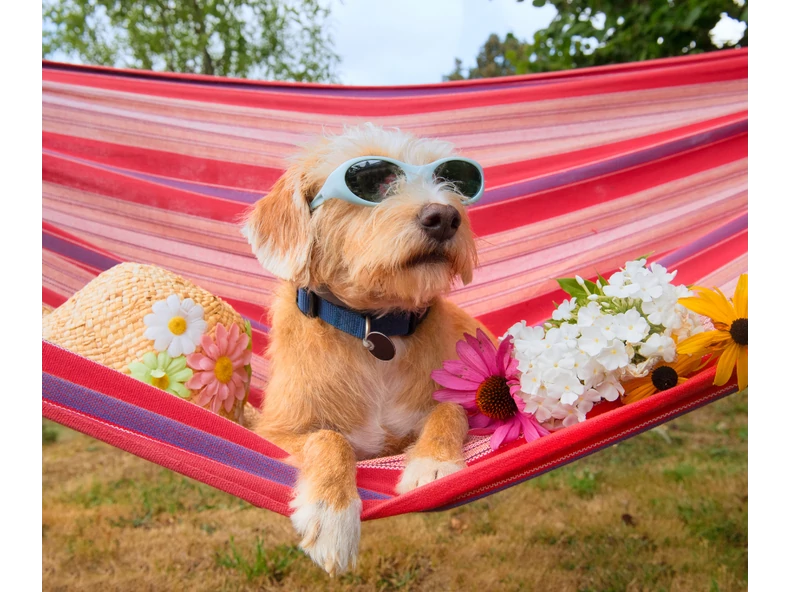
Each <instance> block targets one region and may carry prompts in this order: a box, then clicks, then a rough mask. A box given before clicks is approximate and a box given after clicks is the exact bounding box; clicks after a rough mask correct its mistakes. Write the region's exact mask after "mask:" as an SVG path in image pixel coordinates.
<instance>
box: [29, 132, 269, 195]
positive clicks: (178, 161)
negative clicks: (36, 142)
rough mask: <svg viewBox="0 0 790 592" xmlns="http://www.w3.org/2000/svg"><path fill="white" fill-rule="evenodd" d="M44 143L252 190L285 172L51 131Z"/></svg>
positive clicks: (90, 157)
mask: <svg viewBox="0 0 790 592" xmlns="http://www.w3.org/2000/svg"><path fill="white" fill-rule="evenodd" d="M42 147H43V148H45V149H47V150H53V151H57V152H62V153H64V154H68V155H70V156H75V157H78V158H84V159H88V160H93V161H95V162H100V163H102V164H106V165H110V166H114V167H118V168H124V169H128V170H132V171H139V172H142V173H145V174H148V175H159V176H161V177H167V178H173V179H183V180H185V181H190V182H193V183H203V184H206V185H219V186H223V187H232V188H234V189H248V190H250V191H265V190H268V189H269V188H270V187H271V186H272V185H273V184H274V182H275V181H276V180H277V179H278V178H279V177H280V175H281V174H282V172H283V171H282V170H281V169H276V168H270V167H262V166H254V165H249V164H242V163H238V162H226V161H222V160H213V159H210V158H200V157H197V156H189V155H186V154H177V153H174V152H165V151H163V150H152V149H149V148H140V147H138V146H129V145H123V144H111V143H109V142H100V141H98V140H91V139H88V138H79V137H76V136H66V135H62V134H55V133H51V132H44V133H43V138H42Z"/></svg>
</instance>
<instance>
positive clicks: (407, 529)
mask: <svg viewBox="0 0 790 592" xmlns="http://www.w3.org/2000/svg"><path fill="white" fill-rule="evenodd" d="M747 440H748V437H747V395H746V394H739V395H733V396H731V397H727V398H726V399H724V400H722V401H719V402H716V403H714V404H712V405H709V406H707V407H705V408H703V409H701V410H698V411H695V412H693V413H691V414H688V415H685V416H683V417H681V418H679V419H676V420H674V421H672V422H670V423H668V424H666V425H664V426H661V427H659V428H656V429H653V430H651V431H649V432H646V433H644V434H641V435H639V436H636V437H635V438H632V439H630V440H628V441H626V442H623V443H620V444H618V445H616V446H613V447H611V448H608V449H606V450H604V451H602V452H599V453H597V454H594V455H592V456H590V457H587V458H585V459H582V460H580V461H578V462H575V463H573V464H571V465H568V466H566V467H563V468H561V469H558V470H555V471H553V472H551V473H548V474H546V475H543V476H541V477H539V478H537V479H534V480H532V481H529V482H526V483H523V484H521V485H518V486H516V487H512V488H511V489H508V490H506V491H504V492H501V493H498V494H496V495H493V496H490V497H488V498H486V499H483V500H479V501H477V502H474V503H471V504H469V505H466V506H463V507H461V508H457V509H455V510H452V511H448V512H441V513H426V514H414V515H409V516H398V517H396V518H388V519H384V520H377V521H374V522H367V523H365V524H363V526H362V544H361V549H360V558H359V565H358V567H357V569H356V571H354V572H352V573H348V574H346V575H344V576H341V577H338V578H335V579H331V580H330V579H329V578H328V577H327V576H326V575H324V573H323V572H322V571H321V570H320V569H318V568H317V567H316V566H314V565H313V564H312V563H311V562H310V560H309V559H307V558H306V557H305V556H304V555H303V554H302V553H301V552H300V551H299V550H298V549H297V547H296V546H295V545H296V542H297V540H296V536H295V535H294V533H293V531H292V529H291V525H290V522H289V520H288V519H287V518H284V517H282V516H279V515H277V514H274V513H273V512H268V511H265V510H259V509H257V508H254V507H253V506H250V505H249V504H247V503H245V502H243V501H241V500H239V499H237V498H234V497H232V496H230V495H227V494H225V493H222V492H220V491H217V490H215V489H213V488H211V487H208V486H206V485H203V484H200V483H198V482H195V481H192V480H191V479H187V478H184V477H182V476H180V475H178V474H175V473H172V472H170V471H167V470H164V469H162V468H161V467H158V466H157V465H153V464H151V463H149V462H147V461H144V460H142V459H139V458H137V457H134V456H132V455H130V454H128V453H125V452H122V451H120V450H118V449H115V448H112V447H111V446H108V445H106V444H103V443H101V442H98V441H96V440H94V439H92V438H89V437H87V436H84V435H82V434H79V433H76V432H73V431H71V430H68V429H66V428H64V427H62V426H59V425H57V424H53V423H50V422H47V421H45V422H44V427H43V496H44V501H43V524H42V544H43V572H44V580H43V589H44V590H80V591H83V590H85V591H88V590H99V591H101V592H109V591H111V590H123V591H129V590H135V591H137V590H156V591H160V590H211V591H219V590H229V591H231V590H232V591H236V590H288V591H296V590H323V589H326V590H354V591H356V590H359V591H362V590H366V591H367V590H370V591H374V590H375V591H389V590H436V591H445V590H470V591H476V590H485V591H489V590H536V591H540V592H549V591H551V592H555V591H557V592H561V591H565V590H574V591H587V592H593V591H595V592H604V591H612V592H615V591H621V590H622V591H626V590H627V591H636V590H651V591H652V590H656V591H658V590H667V591H669V590H673V591H674V590H677V591H697V590H700V591H705V592H708V591H710V592H714V591H722V592H724V591H735V590H746V589H747V515H748V510H747V507H748V502H747V470H746V468H747Z"/></svg>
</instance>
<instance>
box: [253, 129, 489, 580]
mask: <svg viewBox="0 0 790 592" xmlns="http://www.w3.org/2000/svg"><path fill="white" fill-rule="evenodd" d="M451 154H452V147H451V146H450V145H449V144H447V143H445V142H440V141H435V140H425V139H415V138H413V137H411V136H409V135H407V134H404V133H401V132H399V131H386V130H382V129H380V128H377V127H374V126H372V125H369V124H368V125H366V126H362V127H360V128H354V129H350V130H347V131H346V133H344V134H343V135H340V136H330V137H324V138H322V139H320V140H319V141H318V142H317V143H316V144H315V145H314V146H313V147H312V148H310V149H308V150H307V151H306V152H305V153H304V154H303V155H302V156H301V157H300V158H299V159H298V160H296V161H295V162H294V164H293V165H292V166H291V167H290V168H289V169H288V171H287V172H286V173H285V174H284V175H283V177H282V178H280V179H279V180H278V181H277V183H276V184H275V185H274V187H273V188H272V190H271V192H270V193H269V194H268V195H267V196H266V197H265V198H263V199H261V200H260V201H258V203H257V204H256V205H255V207H254V209H253V210H252V212H251V213H250V215H249V217H248V219H247V222H246V226H245V235H246V236H247V238H248V239H249V241H250V244H251V245H252V248H253V251H254V252H255V254H256V255H257V257H258V259H259V261H260V262H261V265H263V267H264V268H266V269H267V270H269V271H270V272H271V273H273V274H275V275H277V276H278V277H280V278H281V279H283V280H284V282H283V283H282V285H281V286H280V288H279V290H278V291H277V294H276V297H275V299H274V302H273V304H272V307H271V315H272V319H271V320H272V330H271V333H270V339H271V342H270V346H269V349H268V352H267V355H268V357H269V359H270V361H271V379H270V381H269V384H268V386H267V388H266V398H265V403H264V409H263V413H262V415H261V417H260V419H259V421H258V422H257V425H256V426H254V429H255V431H256V432H257V433H258V434H260V435H261V436H263V437H264V438H266V439H268V440H270V441H272V442H274V443H275V444H277V445H278V446H280V447H281V448H283V449H285V450H286V451H288V452H289V453H290V454H291V455H292V456H291V459H292V462H294V463H295V464H296V465H297V466H298V467H299V468H300V473H299V481H298V484H297V487H296V496H295V498H294V500H293V501H292V503H291V507H292V508H293V510H294V513H293V515H292V517H291V518H292V521H293V524H294V526H295V528H296V530H297V531H298V532H299V534H300V535H301V536H302V537H303V539H302V542H301V547H302V548H303V549H304V550H305V551H306V552H307V553H308V554H309V555H310V556H311V557H312V558H313V560H314V561H316V562H317V563H318V564H319V565H320V566H322V567H324V569H326V571H328V572H329V573H330V574H334V573H340V572H342V571H344V570H345V569H347V567H348V566H349V565H353V564H355V562H356V557H357V550H358V546H359V532H360V520H359V513H360V508H361V501H360V499H359V495H358V493H357V488H356V481H355V477H356V466H355V463H356V461H357V460H359V459H366V458H373V457H378V456H385V455H390V454H397V453H400V452H403V451H404V450H405V451H406V459H407V464H406V469H405V471H404V472H403V475H402V476H401V479H400V482H399V484H398V486H397V491H398V492H399V493H403V492H406V491H409V490H411V489H413V488H415V487H419V486H420V485H424V484H426V483H430V482H431V481H434V480H436V479H439V478H441V477H444V476H446V475H449V474H451V473H454V472H455V471H458V470H460V469H461V468H463V467H464V466H465V465H464V460H463V455H462V445H463V442H464V439H465V438H466V433H467V429H468V428H467V420H466V415H465V413H464V411H463V409H462V408H461V407H460V406H458V405H455V404H450V403H441V404H438V403H437V402H436V401H435V400H434V399H433V398H432V396H431V395H432V393H433V391H434V390H436V388H438V387H437V385H436V383H435V382H433V380H432V379H431V377H430V374H431V371H432V370H434V369H436V368H440V367H441V366H442V361H444V360H447V359H454V358H455V357H456V353H455V344H456V342H457V341H458V340H459V339H461V338H462V335H463V333H464V332H467V333H471V334H474V333H475V331H476V329H477V328H478V327H480V324H479V323H478V322H477V321H475V320H474V319H472V318H471V317H470V316H469V315H467V314H466V313H464V312H463V311H462V310H461V309H460V308H458V307H457V306H455V305H454V304H452V303H451V302H449V301H447V300H444V299H442V298H441V296H442V295H443V294H445V293H447V292H448V291H449V290H450V288H451V287H452V284H453V282H454V281H455V279H456V278H459V277H460V278H461V280H462V281H463V282H464V283H468V282H469V281H471V279H472V271H473V269H474V267H475V265H476V263H477V254H476V251H475V244H474V239H473V236H472V231H471V228H470V226H469V218H468V217H467V214H466V212H465V209H464V207H463V206H462V205H461V202H460V200H459V198H458V195H457V194H455V193H453V192H452V191H451V189H450V188H449V187H446V186H441V185H438V186H437V185H435V184H431V183H426V182H424V181H422V180H419V181H409V182H407V181H402V182H401V183H400V184H399V185H397V186H396V187H393V188H392V189H391V192H392V195H391V196H390V197H389V198H388V199H386V200H385V201H383V202H382V203H381V204H380V205H378V206H376V207H365V206H359V205H353V204H350V203H347V202H345V201H342V200H340V199H331V200H329V201H327V202H326V203H325V204H323V205H322V206H321V207H319V208H317V209H316V210H315V211H313V212H311V211H310V208H309V203H310V201H311V200H312V199H313V198H315V196H316V193H317V192H318V190H319V189H320V188H321V186H322V184H323V183H324V181H325V179H326V178H327V176H328V175H329V174H330V173H331V172H332V171H333V170H334V169H335V168H336V167H337V166H338V165H340V164H341V163H343V162H344V161H346V160H348V159H350V158H354V157H356V156H365V155H380V156H389V157H391V158H395V159H398V160H401V161H404V162H408V163H412V164H415V165H421V164H427V163H430V162H433V161H435V160H438V159H439V158H443V157H446V156H450V155H451ZM431 202H438V203H442V204H448V205H452V206H454V207H455V208H456V209H457V210H458V211H459V213H460V215H461V226H460V227H459V228H458V231H457V233H456V234H455V236H454V237H453V238H452V239H450V240H449V241H448V242H446V243H444V244H441V245H437V244H436V243H434V242H432V241H431V240H430V239H429V238H428V237H427V235H426V234H425V233H424V231H423V229H422V228H421V226H420V224H419V222H418V216H419V212H420V210H421V209H422V208H423V206H425V205H426V204H428V203H431ZM437 250H439V251H441V252H442V253H443V254H444V256H445V257H444V261H443V262H442V261H440V262H438V263H437V262H435V261H429V262H422V263H421V262H419V261H418V258H420V257H421V256H423V257H424V256H426V255H429V254H432V253H435V252H436V251H437ZM298 287H310V288H313V289H315V288H318V287H325V288H328V289H329V290H330V291H331V292H332V294H334V295H335V296H336V297H337V298H338V299H339V300H341V301H342V302H343V303H345V304H346V305H347V306H348V307H350V308H354V309H356V310H365V311H377V312H378V313H386V312H390V311H394V310H409V311H423V310H425V309H427V308H428V307H430V312H429V313H428V315H427V316H426V317H425V319H424V321H423V322H422V323H421V324H420V325H419V326H418V328H417V330H416V332H415V333H414V334H413V335H411V336H408V337H403V338H394V339H393V341H394V342H395V346H396V352H397V354H396V356H395V359H394V360H392V361H389V362H385V361H379V360H377V359H376V358H374V357H373V356H372V355H371V354H370V353H369V352H368V351H367V350H366V349H365V347H364V346H363V345H362V343H361V340H360V339H357V338H355V337H352V336H350V335H348V334H346V333H344V332H342V331H340V330H338V329H336V328H334V327H332V326H330V325H328V324H326V323H324V322H323V321H321V320H319V319H311V318H308V317H306V316H305V315H303V314H302V313H301V312H300V311H299V309H298V308H297V306H296V290H297V288H298Z"/></svg>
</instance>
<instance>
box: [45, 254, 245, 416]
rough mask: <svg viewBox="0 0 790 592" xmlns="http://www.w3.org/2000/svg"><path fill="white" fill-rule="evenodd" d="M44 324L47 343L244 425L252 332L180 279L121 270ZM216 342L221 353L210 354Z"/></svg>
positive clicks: (148, 268)
mask: <svg viewBox="0 0 790 592" xmlns="http://www.w3.org/2000/svg"><path fill="white" fill-rule="evenodd" d="M42 312H43V311H42ZM42 324H43V338H44V339H46V340H47V341H50V342H52V343H55V344H57V345H59V346H61V347H63V348H65V349H68V350H70V351H73V352H74V353H76V354H79V355H81V356H83V357H85V358H89V359H91V360H93V361H95V362H99V363H100V364H104V365H105V366H109V367H110V368H113V369H115V370H118V371H120V372H123V373H124V374H132V375H133V376H135V378H139V379H140V380H144V381H145V382H148V383H149V384H153V385H154V386H158V387H159V388H163V389H164V390H167V392H170V393H172V394H174V395H178V396H181V397H182V398H185V399H187V400H190V401H194V402H196V403H197V404H200V405H201V406H203V407H205V408H207V409H211V410H213V411H215V412H218V413H219V414H220V415H222V416H223V417H226V418H228V419H231V420H232V421H235V422H241V419H242V417H243V407H244V404H245V403H246V401H247V396H248V394H249V377H250V369H249V358H250V355H251V354H250V352H249V350H250V349H251V333H250V330H249V325H247V324H246V323H245V321H244V319H243V318H242V316H241V315H240V314H239V313H237V312H236V311H235V310H233V308H232V307H231V306H230V305H229V304H227V303H226V302H224V301H223V300H221V299H220V298H218V297H216V296H214V295H213V294H211V293H209V292H207V291H206V290H204V289H202V288H200V287H198V286H196V285H194V284H193V283H192V282H190V281H188V280H185V279H184V278H182V277H180V276H178V275H175V274H174V273H171V272H169V271H167V270H164V269H161V268H159V267H155V266H152V265H140V264H137V263H121V264H120V265H116V266H115V267H113V268H111V269H108V270H107V271H105V272H103V273H101V274H100V275H99V276H97V277H96V278H95V279H94V280H93V281H91V282H90V283H88V284H87V285H86V286H85V287H84V288H82V289H81V290H80V291H79V292H77V293H76V294H74V295H73V296H72V297H71V298H69V299H68V300H67V301H66V302H64V303H63V304H62V305H61V306H59V307H58V308H56V309H55V310H53V311H51V312H49V313H48V314H45V315H44V317H43V319H42ZM220 325H221V326H220ZM234 326H235V328H234ZM218 332H219V335H217V334H218ZM245 334H247V335H249V336H250V337H245ZM243 342H247V345H248V347H247V348H244V347H242V345H243ZM209 343H213V344H215V345H216V346H217V347H216V348H210V350H211V351H209V352H205V351H204V349H203V344H209ZM155 345H157V346H158V347H159V348H161V349H156V348H155ZM151 352H153V355H152V353H151ZM225 354H228V355H225ZM207 368H208V370H207ZM212 368H213V369H212ZM239 384H241V386H239ZM223 387H224V388H223ZM242 393H243V397H242V398H241V399H239V398H238V397H237V396H235V395H236V394H238V395H239V396H240V395H241V394H242ZM223 395H225V396H223ZM228 397H232V398H233V404H232V406H231V407H230V410H226V408H225V404H224V403H225V401H226V400H227V398H228ZM230 403H231V401H227V404H228V405H229V406H230Z"/></svg>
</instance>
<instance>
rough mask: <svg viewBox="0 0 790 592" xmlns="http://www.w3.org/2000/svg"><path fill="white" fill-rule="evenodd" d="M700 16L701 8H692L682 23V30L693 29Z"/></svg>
mask: <svg viewBox="0 0 790 592" xmlns="http://www.w3.org/2000/svg"><path fill="white" fill-rule="evenodd" d="M701 14H702V6H695V7H694V8H692V9H691V12H690V13H689V15H688V16H687V17H686V20H685V21H684V22H683V28H684V29H690V28H691V27H693V26H694V23H696V22H697V19H698V18H699V17H700V15H701Z"/></svg>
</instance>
